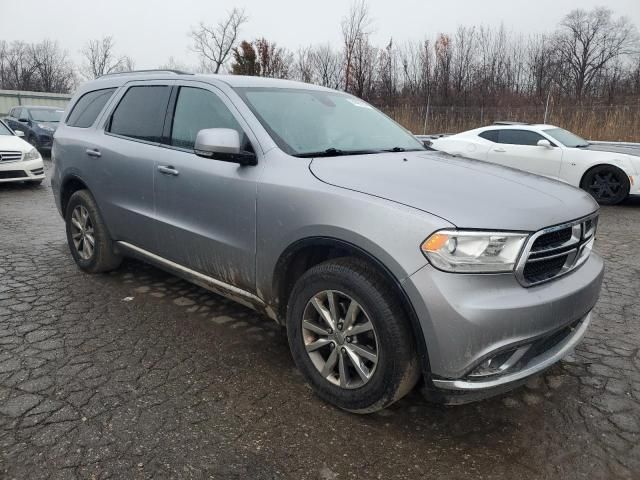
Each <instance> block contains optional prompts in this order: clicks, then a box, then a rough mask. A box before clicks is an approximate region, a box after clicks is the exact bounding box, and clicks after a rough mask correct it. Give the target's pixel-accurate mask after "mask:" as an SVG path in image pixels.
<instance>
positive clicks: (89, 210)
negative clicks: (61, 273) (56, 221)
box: [65, 190, 122, 273]
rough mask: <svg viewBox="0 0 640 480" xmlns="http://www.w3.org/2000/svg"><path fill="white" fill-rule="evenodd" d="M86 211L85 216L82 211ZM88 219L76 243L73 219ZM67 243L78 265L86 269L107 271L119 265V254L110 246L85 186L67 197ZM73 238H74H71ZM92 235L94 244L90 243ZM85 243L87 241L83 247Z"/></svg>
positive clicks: (108, 238) (110, 241)
mask: <svg viewBox="0 0 640 480" xmlns="http://www.w3.org/2000/svg"><path fill="white" fill-rule="evenodd" d="M85 212H86V217H85V216H84V215H83V214H84V213H85ZM74 215H76V216H75V218H74ZM84 218H87V219H88V223H85V225H84V227H85V228H84V235H83V236H81V237H82V239H81V241H80V243H79V244H78V245H77V244H76V242H77V241H78V237H77V234H78V232H79V228H78V226H77V224H75V223H74V220H81V223H82V220H83V219H84ZM65 222H66V230H67V243H68V244H69V250H70V251H71V255H72V256H73V259H74V260H75V262H76V264H77V265H78V267H80V269H82V270H84V271H85V272H88V273H99V272H108V271H110V270H114V269H116V268H118V266H119V265H120V262H121V261H122V257H121V256H120V255H117V254H116V253H115V252H114V249H113V241H112V240H111V236H110V235H109V231H108V230H107V226H106V225H105V224H104V221H103V220H102V216H101V215H100V212H99V211H98V207H97V205H96V202H95V200H94V199H93V196H92V195H91V193H89V191H88V190H78V191H77V192H75V193H74V194H73V195H71V198H70V199H69V203H68V204H67V210H66V212H65ZM74 238H76V240H74ZM91 238H92V239H93V245H91V241H90V240H91ZM85 245H88V247H86V246H85Z"/></svg>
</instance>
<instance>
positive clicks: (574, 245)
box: [516, 214, 598, 287]
mask: <svg viewBox="0 0 640 480" xmlns="http://www.w3.org/2000/svg"><path fill="white" fill-rule="evenodd" d="M597 223H598V215H597V214H594V215H590V216H589V217H586V218H581V219H579V220H575V221H573V222H569V223H565V224H562V225H557V226H555V227H549V228H545V229H543V230H540V231H539V232H536V233H534V234H533V235H532V236H531V237H530V238H529V240H528V241H527V244H526V245H525V248H524V251H523V253H522V255H521V257H520V261H519V262H518V266H517V267H516V277H517V278H518V281H519V282H520V283H521V284H522V285H524V286H525V287H530V286H532V285H538V284H540V283H543V282H547V281H549V280H552V279H554V278H556V277H559V276H561V275H564V274H565V273H568V272H570V271H571V270H574V269H575V268H577V267H578V266H580V265H582V264H583V263H584V262H585V261H586V260H587V258H589V254H590V253H591V249H592V247H593V241H594V239H595V232H596V226H597Z"/></svg>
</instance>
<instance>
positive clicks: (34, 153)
mask: <svg viewBox="0 0 640 480" xmlns="http://www.w3.org/2000/svg"><path fill="white" fill-rule="evenodd" d="M40 158H41V157H40V154H39V153H38V150H36V149H35V148H32V149H31V150H29V151H28V152H27V153H25V154H24V159H25V160H39V159H40Z"/></svg>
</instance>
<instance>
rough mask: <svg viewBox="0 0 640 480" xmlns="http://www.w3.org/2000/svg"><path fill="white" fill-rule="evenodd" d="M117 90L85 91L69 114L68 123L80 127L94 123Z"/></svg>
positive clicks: (86, 126)
mask: <svg viewBox="0 0 640 480" xmlns="http://www.w3.org/2000/svg"><path fill="white" fill-rule="evenodd" d="M115 90H116V89H115V88H106V89H104V90H95V91H93V92H89V93H85V94H84V95H83V96H82V97H80V99H79V100H78V101H77V102H76V104H75V105H74V106H73V110H71V112H70V113H69V115H68V116H67V122H66V123H67V125H69V126H70V127H80V128H88V127H90V126H91V125H93V122H95V121H96V118H98V114H100V112H101V111H102V109H103V108H104V106H105V104H106V103H107V102H108V101H109V99H110V98H111V96H112V95H113V92H115Z"/></svg>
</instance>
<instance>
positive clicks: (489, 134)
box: [478, 130, 498, 143]
mask: <svg viewBox="0 0 640 480" xmlns="http://www.w3.org/2000/svg"><path fill="white" fill-rule="evenodd" d="M478 136H479V137H482V138H484V139H485V140H489V141H490V142H494V143H496V142H497V141H498V130H485V131H484V132H482V133H480V134H479V135H478Z"/></svg>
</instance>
